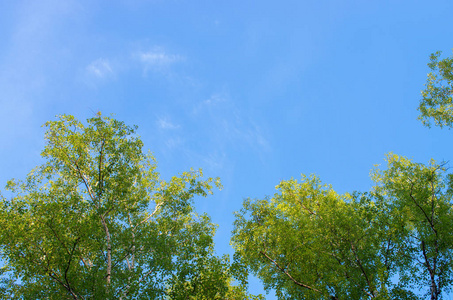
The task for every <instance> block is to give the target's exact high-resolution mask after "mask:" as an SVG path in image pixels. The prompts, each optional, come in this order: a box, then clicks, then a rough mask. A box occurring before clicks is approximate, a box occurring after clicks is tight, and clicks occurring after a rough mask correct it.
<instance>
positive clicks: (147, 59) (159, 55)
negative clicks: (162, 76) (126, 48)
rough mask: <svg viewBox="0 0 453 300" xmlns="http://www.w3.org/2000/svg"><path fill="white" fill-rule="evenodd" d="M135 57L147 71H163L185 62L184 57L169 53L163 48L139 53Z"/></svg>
mask: <svg viewBox="0 0 453 300" xmlns="http://www.w3.org/2000/svg"><path fill="white" fill-rule="evenodd" d="M134 57H135V58H136V59H137V60H138V61H139V62H140V63H141V64H142V65H143V67H144V69H145V71H149V70H158V71H162V70H165V69H166V68H169V67H170V66H172V65H173V64H175V63H177V62H180V61H183V60H184V57H182V56H181V55H177V54H171V53H168V52H167V51H165V50H164V49H162V48H155V49H153V50H150V51H147V52H138V53H136V54H135V55H134Z"/></svg>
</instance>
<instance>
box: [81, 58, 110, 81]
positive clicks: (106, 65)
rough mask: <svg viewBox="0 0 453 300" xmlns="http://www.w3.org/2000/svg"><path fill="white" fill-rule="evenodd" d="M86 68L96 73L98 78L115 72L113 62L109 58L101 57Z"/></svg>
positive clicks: (90, 72)
mask: <svg viewBox="0 0 453 300" xmlns="http://www.w3.org/2000/svg"><path fill="white" fill-rule="evenodd" d="M86 70H87V72H88V73H89V74H91V75H94V76H95V77H97V78H100V79H103V78H106V77H108V76H112V75H113V74H114V72H113V68H112V64H111V63H110V62H109V60H107V59H104V58H99V59H97V60H95V61H93V62H92V63H90V64H89V65H88V66H87V67H86Z"/></svg>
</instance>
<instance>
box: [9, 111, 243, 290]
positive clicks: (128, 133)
mask: <svg viewBox="0 0 453 300" xmlns="http://www.w3.org/2000/svg"><path fill="white" fill-rule="evenodd" d="M45 126H46V128H47V132H46V135H45V139H46V146H45V148H44V150H43V151H42V156H43V158H44V159H45V163H44V164H43V165H41V166H38V167H37V168H35V169H34V170H32V171H31V172H30V173H29V174H28V176H27V177H26V179H25V180H23V181H20V180H11V181H9V182H8V185H7V189H8V190H9V191H10V192H11V193H12V195H13V196H12V197H11V198H8V199H6V198H2V200H1V204H0V205H1V207H0V208H1V209H0V228H2V230H1V231H0V254H1V258H2V260H3V262H4V263H5V265H4V266H3V268H2V269H1V271H2V274H3V277H2V280H3V281H2V285H1V286H0V292H1V293H3V295H2V297H4V298H6V299H7V298H13V299H169V298H171V299H224V297H226V295H227V294H230V295H233V296H231V299H233V298H234V295H235V293H234V291H236V294H238V291H239V290H241V288H240V287H235V288H233V286H232V285H231V283H232V278H231V274H230V267H229V262H228V257H217V256H215V255H214V253H213V235H214V232H215V228H216V226H215V225H214V224H212V222H211V220H210V219H209V217H208V216H207V215H204V214H202V215H200V214H197V213H196V212H195V211H194V207H193V201H194V198H195V197H199V196H202V197H205V196H207V195H209V194H211V193H212V190H213V188H214V187H217V188H220V187H221V185H220V181H219V179H218V178H207V179H203V177H202V171H201V170H196V171H195V170H191V171H189V172H184V173H182V174H180V175H179V176H174V177H172V178H171V179H170V180H168V181H165V180H163V179H161V178H160V177H159V173H158V172H157V166H156V162H155V160H154V158H153V156H152V155H151V154H145V153H143V150H142V148H143V143H142V141H141V140H140V138H139V137H138V136H137V135H136V127H130V126H127V125H125V124H124V123H123V122H120V121H117V120H115V119H113V118H108V117H102V116H101V115H100V114H98V115H97V116H96V117H94V118H91V119H88V120H87V122H86V123H85V124H84V123H82V122H80V121H78V120H76V119H75V118H74V117H73V116H69V115H62V116H60V117H59V119H58V120H56V121H50V122H47V123H46V124H45ZM241 291H242V292H243V293H245V292H244V291H243V290H241Z"/></svg>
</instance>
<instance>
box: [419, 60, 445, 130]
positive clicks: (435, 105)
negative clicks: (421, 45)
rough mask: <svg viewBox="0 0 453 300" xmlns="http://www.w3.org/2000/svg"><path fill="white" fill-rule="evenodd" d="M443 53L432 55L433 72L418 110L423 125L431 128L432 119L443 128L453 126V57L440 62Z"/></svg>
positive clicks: (423, 92)
mask: <svg viewBox="0 0 453 300" xmlns="http://www.w3.org/2000/svg"><path fill="white" fill-rule="evenodd" d="M440 55H441V52H440V51H438V52H436V53H433V54H431V61H430V63H428V66H429V68H430V69H431V72H430V73H429V74H428V80H427V82H426V84H425V86H426V89H425V90H423V91H422V96H423V99H422V100H421V101H420V105H419V107H418V110H419V111H420V116H419V119H420V120H421V121H422V123H423V125H425V126H428V127H430V126H431V122H430V119H434V123H435V125H437V126H440V127H441V128H442V127H444V126H446V127H450V128H451V127H452V126H453V100H452V97H453V56H452V57H449V58H448V57H447V58H445V59H442V60H440V61H439V57H440Z"/></svg>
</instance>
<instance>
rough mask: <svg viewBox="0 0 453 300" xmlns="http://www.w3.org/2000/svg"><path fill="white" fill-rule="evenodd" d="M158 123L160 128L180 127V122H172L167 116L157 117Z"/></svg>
mask: <svg viewBox="0 0 453 300" xmlns="http://www.w3.org/2000/svg"><path fill="white" fill-rule="evenodd" d="M156 123H157V126H158V127H159V128H160V129H178V128H180V126H179V125H178V124H175V123H173V122H171V121H170V120H169V119H168V118H166V117H159V118H158V119H157V121H156Z"/></svg>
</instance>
